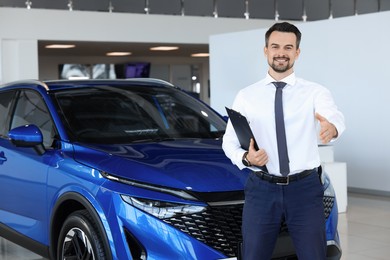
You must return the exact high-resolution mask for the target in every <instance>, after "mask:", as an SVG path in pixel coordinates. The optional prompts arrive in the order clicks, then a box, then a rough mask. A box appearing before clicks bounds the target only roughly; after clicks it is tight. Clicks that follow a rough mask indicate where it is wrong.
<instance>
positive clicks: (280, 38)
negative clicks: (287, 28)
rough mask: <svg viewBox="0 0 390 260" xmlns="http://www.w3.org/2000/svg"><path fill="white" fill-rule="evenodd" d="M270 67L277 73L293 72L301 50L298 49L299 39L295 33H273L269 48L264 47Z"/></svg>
mask: <svg viewBox="0 0 390 260" xmlns="http://www.w3.org/2000/svg"><path fill="white" fill-rule="evenodd" d="M264 53H265V56H266V57H267V61H268V64H269V66H270V67H271V68H272V69H273V70H274V71H275V72H277V73H285V72H289V73H290V70H291V72H292V67H293V66H294V62H295V60H296V59H298V56H299V53H300V49H299V48H297V38H296V36H295V34H294V33H287V32H278V31H274V32H272V33H271V35H270V37H269V40H268V46H266V47H264Z"/></svg>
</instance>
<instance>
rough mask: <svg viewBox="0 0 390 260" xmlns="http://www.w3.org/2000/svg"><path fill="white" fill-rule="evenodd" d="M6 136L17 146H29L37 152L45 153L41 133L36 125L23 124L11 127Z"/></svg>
mask: <svg viewBox="0 0 390 260" xmlns="http://www.w3.org/2000/svg"><path fill="white" fill-rule="evenodd" d="M8 137H9V138H10V140H11V143H13V144H14V145H15V146H17V147H31V148H34V150H35V151H36V152H37V153H38V154H39V155H42V154H44V153H45V148H44V146H43V135H42V132H41V130H39V128H38V127H37V126H36V125H24V126H19V127H16V128H13V129H11V130H10V131H9V132H8Z"/></svg>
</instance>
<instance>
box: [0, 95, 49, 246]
mask: <svg viewBox="0 0 390 260" xmlns="http://www.w3.org/2000/svg"><path fill="white" fill-rule="evenodd" d="M0 94H2V95H0V100H1V98H3V99H7V98H9V97H10V96H12V95H8V96H6V95H5V94H3V93H0ZM16 97H17V98H16V99H15V105H14V107H13V108H12V110H11V109H10V107H12V106H11V105H10V104H12V102H11V101H7V100H3V101H2V102H1V103H4V104H7V106H8V108H7V109H6V108H4V107H5V106H6V105H4V106H3V108H1V109H3V110H7V111H8V114H10V116H9V117H7V118H6V119H4V122H5V127H4V128H5V129H3V134H2V136H1V138H0V157H1V161H0V222H2V223H3V224H6V225H7V226H9V227H11V228H13V229H15V230H17V231H18V232H20V233H22V234H24V235H27V236H29V237H32V238H34V239H35V240H38V241H40V242H44V241H47V232H45V228H46V225H47V224H46V223H47V221H48V219H47V218H48V217H47V208H48V203H47V201H46V193H47V187H46V180H47V171H48V167H49V166H48V165H49V163H50V158H51V154H52V152H51V150H50V144H51V143H52V142H53V136H54V131H55V129H54V125H53V121H52V119H51V116H50V114H49V111H48V109H47V107H46V105H45V103H44V101H43V99H42V97H41V96H40V94H39V93H38V92H36V91H34V90H22V91H18V93H17V95H16ZM10 111H13V112H12V113H10ZM26 124H35V125H36V126H38V127H39V129H40V130H41V132H42V134H43V139H44V145H45V147H46V148H47V149H46V153H44V154H43V155H39V154H38V153H37V152H36V151H35V150H34V149H33V148H27V147H16V146H15V145H13V144H12V143H11V142H10V141H9V140H8V138H7V137H6V136H5V135H4V132H8V130H9V129H13V128H15V127H18V126H23V125H26Z"/></svg>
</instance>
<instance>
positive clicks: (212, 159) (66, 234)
mask: <svg viewBox="0 0 390 260" xmlns="http://www.w3.org/2000/svg"><path fill="white" fill-rule="evenodd" d="M225 127H226V118H224V117H222V116H221V115H219V114H218V113H216V112H215V111H214V110H213V109H211V108H210V107H209V106H207V105H206V104H204V103H203V102H201V101H200V100H198V99H196V98H194V97H192V96H191V95H189V94H188V93H186V92H185V91H183V90H181V89H179V88H177V87H175V86H173V85H171V84H170V83H167V82H164V81H161V80H156V79H129V80H82V81H69V80H63V81H61V80H59V81H46V82H42V81H35V80H28V81H19V82H13V83H9V84H6V85H4V86H2V87H1V88H0V197H1V199H0V236H2V237H4V238H6V239H8V240H10V241H12V242H15V243H17V244H19V245H21V246H23V247H25V248H27V249H29V250H31V251H33V252H35V253H37V254H40V255H42V256H43V257H46V258H50V259H120V260H123V259H137V260H138V259H170V260H171V259H186V260H187V259H201V260H208V259H210V260H211V259H236V258H240V255H239V249H240V243H241V218H242V216H241V214H242V209H243V203H244V192H243V189H244V185H245V182H246V179H247V176H248V174H249V172H248V171H245V170H244V171H240V170H239V169H238V168H237V167H236V166H234V165H233V164H232V163H231V162H230V160H229V159H228V158H227V157H226V156H225V154H224V152H223V150H222V148H221V142H222V141H221V138H222V136H223V134H224V131H225ZM321 177H322V179H323V184H324V206H325V212H324V217H325V218H326V227H324V228H326V231H327V241H328V259H339V258H340V255H341V250H340V244H339V237H338V233H337V218H338V215H337V213H338V212H337V203H336V199H335V194H334V191H333V188H332V185H331V184H330V182H329V178H328V177H327V175H326V174H325V173H324V174H322V176H321ZM290 256H291V257H294V248H293V246H292V243H291V239H289V236H288V230H287V227H285V225H284V224H283V223H281V232H280V236H279V239H278V244H277V246H276V248H275V252H274V257H275V259H276V258H279V259H287V257H290Z"/></svg>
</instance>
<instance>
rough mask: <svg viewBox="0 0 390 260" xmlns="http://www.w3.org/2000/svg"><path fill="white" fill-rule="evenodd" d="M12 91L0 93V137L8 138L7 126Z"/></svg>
mask: <svg viewBox="0 0 390 260" xmlns="http://www.w3.org/2000/svg"><path fill="white" fill-rule="evenodd" d="M14 94H15V92H14V91H6V92H1V93H0V137H7V136H8V131H9V129H8V127H9V125H8V124H7V121H8V117H9V113H10V111H9V110H10V107H11V102H12V97H13V96H14Z"/></svg>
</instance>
